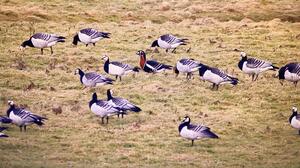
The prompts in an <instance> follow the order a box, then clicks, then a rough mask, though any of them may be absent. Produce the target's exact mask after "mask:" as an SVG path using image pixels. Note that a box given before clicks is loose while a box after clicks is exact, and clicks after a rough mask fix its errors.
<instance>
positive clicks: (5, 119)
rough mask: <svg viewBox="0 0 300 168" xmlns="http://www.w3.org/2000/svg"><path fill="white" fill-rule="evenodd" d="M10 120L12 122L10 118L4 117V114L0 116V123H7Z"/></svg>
mask: <svg viewBox="0 0 300 168" xmlns="http://www.w3.org/2000/svg"><path fill="white" fill-rule="evenodd" d="M11 122H12V120H11V119H10V118H8V117H5V116H0V123H3V124H9V123H11Z"/></svg>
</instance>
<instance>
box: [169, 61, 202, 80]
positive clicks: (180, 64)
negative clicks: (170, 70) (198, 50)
mask: <svg viewBox="0 0 300 168" xmlns="http://www.w3.org/2000/svg"><path fill="white" fill-rule="evenodd" d="M200 66H201V64H200V63H199V62H197V61H195V60H194V59H189V58H183V59H181V60H179V61H177V63H176V65H175V67H174V72H175V74H176V77H177V76H178V74H179V72H181V73H186V79H191V78H192V73H193V72H195V71H197V70H198V69H199V68H200Z"/></svg>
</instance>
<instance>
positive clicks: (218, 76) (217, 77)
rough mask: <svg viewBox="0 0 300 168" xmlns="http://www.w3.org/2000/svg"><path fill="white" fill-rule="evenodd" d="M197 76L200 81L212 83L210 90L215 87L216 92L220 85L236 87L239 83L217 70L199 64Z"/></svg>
mask: <svg viewBox="0 0 300 168" xmlns="http://www.w3.org/2000/svg"><path fill="white" fill-rule="evenodd" d="M199 75H200V79H202V80H205V81H209V82H211V83H213V87H212V89H214V88H215V87H216V90H218V88H219V85H221V84H226V83H229V84H232V85H237V84H238V81H239V80H238V79H237V78H235V77H233V76H231V75H229V74H227V73H225V72H224V71H221V70H220V69H218V68H213V67H209V66H207V65H204V64H201V67H200V68H199Z"/></svg>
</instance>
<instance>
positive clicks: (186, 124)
mask: <svg viewBox="0 0 300 168" xmlns="http://www.w3.org/2000/svg"><path fill="white" fill-rule="evenodd" d="M178 131H179V134H180V136H182V137H183V138H186V139H189V140H192V146H193V145H194V140H197V139H201V138H219V137H218V136H217V135H216V134H215V133H213V132H212V131H211V130H210V128H209V127H206V126H204V125H193V124H191V119H190V117H189V116H185V117H184V119H183V120H182V122H181V124H180V125H179V127H178Z"/></svg>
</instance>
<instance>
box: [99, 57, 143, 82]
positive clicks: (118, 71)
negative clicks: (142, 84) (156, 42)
mask: <svg viewBox="0 0 300 168" xmlns="http://www.w3.org/2000/svg"><path fill="white" fill-rule="evenodd" d="M102 59H103V60H104V61H105V63H104V67H103V68H104V71H105V72H106V73H108V74H111V75H116V79H118V77H119V79H120V81H121V80H122V79H121V77H122V76H123V75H126V74H128V73H130V72H139V69H140V68H139V67H133V66H131V65H129V64H125V63H122V62H117V61H112V62H110V61H109V57H108V56H107V55H104V56H103V57H102Z"/></svg>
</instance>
